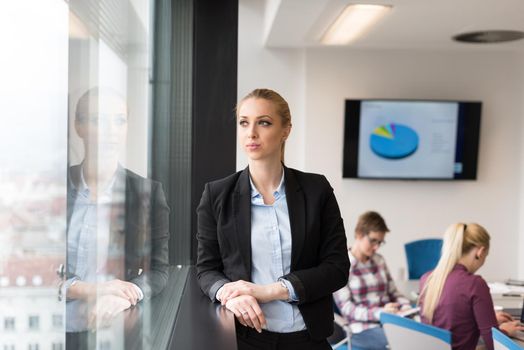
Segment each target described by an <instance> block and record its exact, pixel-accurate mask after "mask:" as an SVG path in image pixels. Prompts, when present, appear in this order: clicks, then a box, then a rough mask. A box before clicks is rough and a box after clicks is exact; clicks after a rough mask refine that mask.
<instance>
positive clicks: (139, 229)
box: [63, 88, 169, 348]
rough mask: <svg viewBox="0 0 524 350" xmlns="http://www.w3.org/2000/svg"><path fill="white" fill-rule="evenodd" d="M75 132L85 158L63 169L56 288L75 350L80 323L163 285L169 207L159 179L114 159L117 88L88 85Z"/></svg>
mask: <svg viewBox="0 0 524 350" xmlns="http://www.w3.org/2000/svg"><path fill="white" fill-rule="evenodd" d="M75 129H76V131H77V133H78V135H79V137H80V138H81V139H82V141H83V144H84V151H85V152H84V153H85V156H84V159H83V160H82V162H81V163H80V164H78V165H74V166H72V167H70V168H69V181H68V230H67V280H66V281H65V283H64V285H63V289H64V293H65V295H66V297H67V303H66V331H67V346H68V347H71V348H82V347H83V346H84V343H86V341H85V339H84V338H86V337H87V335H88V334H87V332H86V329H87V328H95V327H96V325H97V324H101V323H102V324H104V323H109V321H110V320H111V319H112V318H113V317H114V316H116V315H117V314H118V313H120V312H122V311H123V310H125V309H127V308H129V307H130V306H131V305H135V304H137V303H138V302H139V301H140V300H142V299H143V298H147V297H149V296H151V295H154V294H157V293H159V292H160V291H161V290H162V289H163V288H164V287H165V285H166V283H167V277H168V271H167V269H168V253H167V249H168V247H167V242H168V239H169V227H168V218H169V207H168V206H167V203H166V199H165V195H164V192H163V190H162V186H161V184H160V183H158V182H155V181H152V180H150V179H146V178H143V177H141V176H139V175H137V174H135V173H133V172H131V171H130V170H128V169H125V168H123V167H122V166H121V165H120V164H119V162H118V159H119V150H120V147H121V146H122V145H123V144H125V140H126V135H127V106H126V103H125V101H124V99H123V98H122V97H120V96H119V95H118V94H117V93H116V92H114V91H112V90H110V89H100V88H93V89H90V90H88V91H87V92H86V93H85V94H84V95H82V97H81V98H80V99H79V101H78V104H77V106H76V113H75ZM86 339H87V338H86Z"/></svg>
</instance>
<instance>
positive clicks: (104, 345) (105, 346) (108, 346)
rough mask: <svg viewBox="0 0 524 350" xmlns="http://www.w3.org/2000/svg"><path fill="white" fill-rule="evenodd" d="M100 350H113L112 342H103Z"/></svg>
mask: <svg viewBox="0 0 524 350" xmlns="http://www.w3.org/2000/svg"><path fill="white" fill-rule="evenodd" d="M98 349H99V350H111V342H110V341H108V340H105V341H101V342H100V345H99V347H98Z"/></svg>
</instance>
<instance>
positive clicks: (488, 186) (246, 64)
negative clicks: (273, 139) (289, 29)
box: [237, 0, 524, 280]
mask: <svg viewBox="0 0 524 350" xmlns="http://www.w3.org/2000/svg"><path fill="white" fill-rule="evenodd" d="M262 3H263V1H260V0H243V1H241V2H240V22H239V70H238V77H239V97H240V96H243V95H244V94H245V93H247V92H248V91H249V90H250V89H252V88H254V87H258V86H268V87H272V88H274V89H276V90H277V91H279V92H281V93H282V95H283V96H284V97H285V98H287V99H288V101H289V102H290V105H291V108H292V114H293V124H294V132H295V134H294V137H295V138H294V139H293V138H292V139H291V140H290V142H289V144H288V146H287V147H288V149H287V156H288V162H287V163H288V165H290V166H292V167H297V168H299V169H303V170H306V171H310V172H318V173H323V174H325V175H326V176H327V177H328V179H329V180H330V182H331V184H332V186H333V188H334V189H335V193H336V195H337V199H338V202H339V205H340V208H341V211H342V216H343V217H344V220H345V226H346V232H347V235H348V238H349V242H350V243H351V242H352V241H353V229H354V226H355V223H356V219H357V217H358V215H359V214H361V213H362V212H364V211H366V210H370V209H373V210H377V211H379V212H380V213H382V214H383V216H384V217H385V219H386V221H387V223H388V225H389V227H390V229H391V233H389V234H388V236H387V237H386V240H387V242H388V243H387V244H386V246H384V247H383V248H382V249H381V251H382V254H384V256H385V257H386V259H387V261H388V264H389V266H390V269H391V272H392V274H393V276H394V278H398V277H400V276H401V275H403V270H405V268H406V262H405V254H404V250H403V244H404V243H406V242H408V241H411V240H414V239H418V238H423V237H428V236H441V235H442V234H443V232H444V230H445V228H446V227H447V226H448V225H449V224H451V223H453V222H456V221H467V222H479V223H480V224H482V225H484V226H485V227H486V228H487V229H488V231H489V232H490V233H491V236H492V249H491V252H490V256H489V258H488V260H487V263H486V265H485V266H484V267H483V268H482V269H481V270H480V273H481V274H483V276H484V277H486V278H487V279H498V280H500V279H505V278H508V277H517V275H518V274H519V271H518V269H519V266H521V268H520V276H521V277H522V276H523V275H524V257H521V256H522V255H523V254H519V252H522V251H524V189H522V187H523V186H522V184H523V183H524V180H523V179H522V178H523V176H522V174H524V152H523V151H524V145H523V142H521V141H520V139H521V136H522V135H524V122H523V121H522V119H523V112H524V102H523V99H522V96H523V95H524V66H523V64H522V63H521V62H522V58H523V57H522V55H518V54H516V53H509V52H507V53H497V52H486V51H480V50H474V51H469V52H464V51H462V52H453V51H440V52H430V51H421V50H419V51H395V50H384V51H379V50H369V51H355V50H350V49H340V48H326V49H307V50H304V49H301V50H283V49H279V50H275V49H265V48H263V46H262V43H261V40H262V36H263V34H262V32H263V25H262V24H263V15H262V14H263V5H262ZM346 98H420V99H450V100H480V101H483V115H482V125H481V140H480V150H479V167H478V180H477V181H456V182H444V181H441V182H439V181H380V180H374V181H373V180H353V179H352V180H350V179H342V145H343V143H342V141H343V126H344V99H346ZM297 129H298V130H299V131H300V133H299V137H297V135H296V131H297ZM239 153H241V152H240V151H239ZM244 165H245V158H244V157H243V155H242V156H239V157H237V167H238V168H242V167H243V166H244ZM521 217H522V218H523V220H520V218H521ZM521 237H522V238H521Z"/></svg>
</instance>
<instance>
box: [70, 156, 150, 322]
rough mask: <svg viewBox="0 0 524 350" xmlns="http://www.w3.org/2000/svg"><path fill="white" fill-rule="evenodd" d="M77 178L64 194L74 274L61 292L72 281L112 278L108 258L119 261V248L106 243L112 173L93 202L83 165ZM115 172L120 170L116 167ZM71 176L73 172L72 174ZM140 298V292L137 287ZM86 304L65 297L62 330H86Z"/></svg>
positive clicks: (109, 221)
mask: <svg viewBox="0 0 524 350" xmlns="http://www.w3.org/2000/svg"><path fill="white" fill-rule="evenodd" d="M77 169H79V170H80V173H79V174H74V175H75V177H77V178H78V179H79V183H78V184H77V185H75V184H74V183H73V182H71V190H70V191H69V193H68V196H69V203H72V208H70V209H69V210H72V214H71V219H70V222H69V229H68V233H67V269H68V271H69V273H71V274H73V275H74V276H75V277H73V278H70V279H68V280H67V281H66V283H64V292H63V293H64V294H65V295H67V291H66V290H67V288H69V286H71V284H72V283H73V282H74V281H75V280H81V281H85V282H90V283H100V282H105V281H109V280H112V279H115V276H114V275H112V274H111V271H108V266H107V264H108V260H109V258H112V259H115V258H116V259H118V260H122V261H123V258H124V252H123V250H122V247H120V246H119V245H115V244H114V243H112V242H110V225H111V207H112V204H114V201H115V198H120V197H121V196H119V195H121V194H115V193H114V192H115V191H114V187H115V186H114V185H115V180H116V174H115V176H113V179H112V180H111V181H110V183H109V185H108V187H107V188H106V189H105V191H104V192H103V193H101V194H100V196H99V197H98V199H97V200H96V201H92V200H91V199H90V190H89V188H88V186H87V184H86V181H85V179H84V174H83V167H78V168H77ZM118 171H122V168H121V167H120V166H119V168H118V170H117V172H118ZM72 175H73V174H72ZM136 288H137V291H138V293H139V295H140V299H142V298H143V293H142V291H141V290H140V288H139V287H138V286H136ZM87 313H88V309H87V303H86V302H85V301H83V300H69V299H68V300H67V302H66V331H67V332H78V331H83V330H86V329H87Z"/></svg>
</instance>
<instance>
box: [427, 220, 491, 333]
mask: <svg viewBox="0 0 524 350" xmlns="http://www.w3.org/2000/svg"><path fill="white" fill-rule="evenodd" d="M489 240H490V236H489V234H488V232H487V231H486V230H485V229H484V228H483V227H482V226H480V225H478V224H473V223H472V224H463V223H458V224H453V225H451V226H449V227H448V229H447V230H446V233H445V234H444V243H443V245H442V255H441V257H440V260H439V262H438V264H437V267H436V268H435V270H433V272H432V273H431V274H430V275H429V276H428V279H427V281H426V285H425V286H424V288H423V290H422V292H421V293H420V299H419V302H420V301H422V300H423V301H424V305H423V308H422V315H424V317H426V318H427V319H428V320H429V322H430V323H431V322H432V321H433V315H434V314H435V309H436V307H437V305H438V302H439V300H440V296H441V295H442V290H443V289H444V284H445V282H446V279H447V277H448V275H449V274H450V272H451V270H453V268H454V267H455V265H456V264H457V263H458V261H459V259H460V258H461V257H462V256H463V255H465V254H467V253H469V252H470V251H471V250H472V249H473V248H475V247H485V248H486V249H489Z"/></svg>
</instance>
